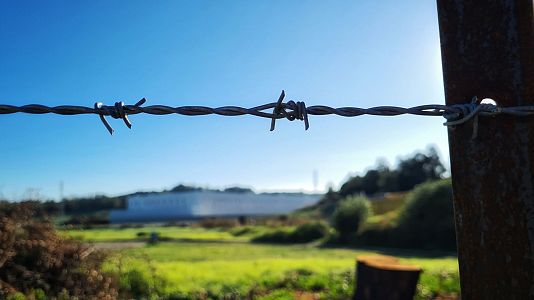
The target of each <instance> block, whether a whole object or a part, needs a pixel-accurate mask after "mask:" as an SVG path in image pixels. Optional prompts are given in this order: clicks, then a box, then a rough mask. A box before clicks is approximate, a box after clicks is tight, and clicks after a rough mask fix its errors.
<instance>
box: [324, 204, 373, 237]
mask: <svg viewBox="0 0 534 300" xmlns="http://www.w3.org/2000/svg"><path fill="white" fill-rule="evenodd" d="M371 214H372V209H371V204H370V202H369V200H367V198H365V197H347V198H345V199H344V200H343V201H341V203H340V204H339V205H338V207H337V208H336V210H335V211H334V214H333V215H332V225H333V226H334V228H335V229H336V230H337V232H338V233H339V235H340V237H341V238H342V239H343V238H346V237H348V236H350V235H351V234H354V233H356V232H358V230H359V229H360V227H361V225H362V224H363V223H365V220H367V217H368V216H369V215H371Z"/></svg>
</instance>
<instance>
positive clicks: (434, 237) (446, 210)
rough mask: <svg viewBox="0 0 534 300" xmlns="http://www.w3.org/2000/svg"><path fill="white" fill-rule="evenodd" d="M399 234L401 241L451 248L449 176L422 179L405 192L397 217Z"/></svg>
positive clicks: (452, 218) (452, 241)
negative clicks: (422, 180)
mask: <svg viewBox="0 0 534 300" xmlns="http://www.w3.org/2000/svg"><path fill="white" fill-rule="evenodd" d="M398 231H399V238H402V240H403V243H404V244H409V245H411V246H416V247H425V248H440V249H444V248H446V249H454V248H455V246H456V236H455V231H454V210H453V205H452V187H451V181H450V179H444V180H439V181H434V182H430V183H424V184H421V185H419V186H417V187H416V188H415V189H414V190H413V191H412V192H411V193H410V194H409V195H408V199H407V202H406V206H405V208H404V211H403V212H402V213H401V215H400V217H399V227H398Z"/></svg>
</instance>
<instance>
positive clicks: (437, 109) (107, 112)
mask: <svg viewBox="0 0 534 300" xmlns="http://www.w3.org/2000/svg"><path fill="white" fill-rule="evenodd" d="M284 97H285V93H284V92H283V91H282V94H281V95H280V97H279V99H278V101H277V102H272V103H267V104H263V105H259V106H255V107H251V108H245V107H239V106H222V107H207V106H177V107H172V106H167V105H149V106H141V105H143V104H144V103H145V102H146V100H145V99H144V98H143V99H141V100H140V101H139V102H137V103H136V104H135V105H125V104H124V103H123V102H116V103H115V105H112V106H107V105H104V104H103V103H101V102H97V103H95V105H94V107H92V108H91V107H86V106H76V105H60V106H46V105H40V104H29V105H22V106H15V105H6V104H0V115H5V114H14V113H26V114H58V115H82V114H96V115H99V116H100V119H101V121H102V122H103V123H104V125H105V126H106V128H107V129H108V131H109V132H110V133H111V134H113V129H112V128H111V126H110V125H109V123H108V122H107V120H106V118H105V117H112V118H115V119H122V120H123V121H124V123H125V124H126V125H127V126H128V127H129V128H131V126H132V125H131V122H130V121H129V119H128V115H136V114H149V115H170V114H177V115H184V116H204V115H220V116H243V115H252V116H257V117H261V118H267V119H271V120H272V121H271V130H274V124H275V121H276V120H278V119H284V118H285V119H287V120H290V121H293V120H302V121H304V122H305V128H306V129H308V127H309V122H308V115H313V116H325V115H337V116H341V117H358V116H363V115H371V116H399V115H417V116H441V117H444V118H445V119H446V120H447V121H446V122H445V123H444V125H446V126H456V125H460V124H463V123H465V122H467V121H469V120H471V119H472V118H474V117H475V116H494V115H498V114H505V115H511V116H519V117H523V116H530V115H534V106H516V107H498V106H496V105H493V104H485V103H479V102H478V101H476V98H475V99H474V100H473V101H472V102H471V103H466V104H456V105H440V104H427V105H420V106H414V107H408V108H405V107H398V106H376V107H370V108H361V107H338V108H335V107H330V106H325V105H314V106H308V107H307V106H306V105H305V104H304V102H294V101H288V102H283V100H284ZM268 110H272V111H271V112H269V111H268Z"/></svg>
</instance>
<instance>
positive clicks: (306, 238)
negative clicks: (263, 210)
mask: <svg viewBox="0 0 534 300" xmlns="http://www.w3.org/2000/svg"><path fill="white" fill-rule="evenodd" d="M327 234H328V226H327V225H326V224H324V223H322V222H313V223H307V224H302V225H299V226H297V228H295V229H294V230H291V231H288V230H281V229H279V230H275V231H272V232H268V233H264V234H262V235H259V236H256V237H254V238H253V239H252V241H253V242H257V243H288V244H293V243H294V244H296V243H309V242H313V241H316V240H319V239H322V238H324V237H325V236H326V235H327Z"/></svg>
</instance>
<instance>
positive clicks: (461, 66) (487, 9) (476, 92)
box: [437, 0, 534, 299]
mask: <svg viewBox="0 0 534 300" xmlns="http://www.w3.org/2000/svg"><path fill="white" fill-rule="evenodd" d="M437 6H438V16H439V27H440V39H441V53H442V63H443V76H444V83H445V98H446V102H447V104H449V105H451V104H458V103H466V102H469V101H471V98H472V97H473V96H478V97H479V99H480V98H492V99H494V100H495V101H497V103H498V105H500V106H516V105H534V23H533V10H534V9H533V0H477V1H468V0H454V1H453V0H437ZM476 122H477V121H476V120H475V121H471V122H469V123H467V124H464V125H459V126H457V127H456V128H450V129H449V151H450V157H451V171H452V183H453V194H454V199H453V202H454V214H455V221H456V235H457V244H458V259H459V263H460V282H461V288H462V299H533V298H534V178H533V175H534V118H532V117H529V118H514V117H509V116H498V117H480V118H478V126H476V125H477V124H476ZM477 128H478V129H477ZM474 130H475V131H476V132H474ZM473 133H475V134H473Z"/></svg>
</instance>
